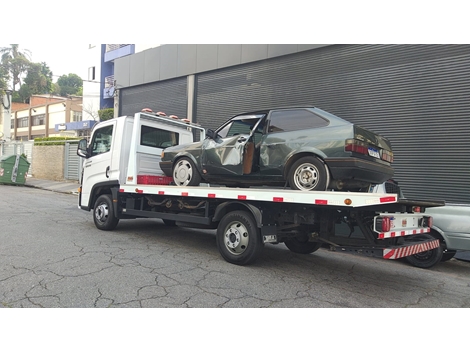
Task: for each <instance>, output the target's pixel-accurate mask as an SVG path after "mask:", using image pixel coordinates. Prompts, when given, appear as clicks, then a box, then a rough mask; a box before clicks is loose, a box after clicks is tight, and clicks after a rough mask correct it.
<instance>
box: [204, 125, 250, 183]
mask: <svg viewBox="0 0 470 352" xmlns="http://www.w3.org/2000/svg"><path fill="white" fill-rule="evenodd" d="M249 138H250V135H248V134H239V135H236V136H230V137H226V138H217V139H215V140H214V139H211V138H207V139H206V140H204V143H203V145H202V154H201V164H202V169H203V170H205V171H206V173H207V174H209V175H243V157H244V150H245V145H246V144H247V143H248V141H249Z"/></svg>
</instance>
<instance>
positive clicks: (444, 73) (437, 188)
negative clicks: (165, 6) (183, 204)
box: [196, 45, 470, 203]
mask: <svg viewBox="0 0 470 352" xmlns="http://www.w3.org/2000/svg"><path fill="white" fill-rule="evenodd" d="M286 105H290V106H294V105H314V106H317V107H319V108H321V109H324V110H327V111H329V112H331V113H333V114H336V115H338V116H340V117H342V118H344V119H346V120H349V121H351V122H354V123H358V124H360V125H362V126H364V127H366V128H368V129H371V130H373V131H375V132H378V133H380V134H382V135H384V136H385V137H387V138H389V139H390V141H391V142H392V146H393V149H394V153H395V162H394V163H393V167H394V169H395V176H394V178H395V179H396V180H397V181H398V182H399V184H400V185H401V186H402V189H403V191H404V193H405V196H406V197H407V198H421V199H444V200H446V201H447V202H460V203H470V157H469V155H470V45H334V46H327V47H323V48H319V49H315V50H311V51H306V52H301V53H297V54H292V55H288V56H283V57H278V58H273V59H269V60H264V61H258V62H254V63H250V64H245V65H239V66H236V67H231V68H226V69H221V70H217V71H212V72H207V73H202V74H199V75H198V76H197V107H196V119H197V122H199V123H200V124H201V125H202V126H204V127H206V128H216V127H218V126H219V125H220V124H221V123H222V122H224V121H225V120H227V119H228V118H229V117H231V116H232V115H234V114H237V113H240V112H245V111H249V110H253V109H259V108H266V107H276V106H286Z"/></svg>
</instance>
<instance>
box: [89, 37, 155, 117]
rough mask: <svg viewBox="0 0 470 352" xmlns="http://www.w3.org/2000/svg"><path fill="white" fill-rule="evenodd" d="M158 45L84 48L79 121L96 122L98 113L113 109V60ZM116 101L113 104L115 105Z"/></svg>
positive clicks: (114, 86) (113, 45) (106, 45)
mask: <svg viewBox="0 0 470 352" xmlns="http://www.w3.org/2000/svg"><path fill="white" fill-rule="evenodd" d="M157 46H160V44H88V49H87V53H86V55H85V64H86V69H87V75H86V77H87V79H86V80H84V81H83V119H84V120H95V121H99V116H98V110H101V109H106V108H116V109H115V111H116V113H117V110H118V109H117V106H116V105H117V104H118V101H117V99H115V98H116V89H119V87H116V85H115V80H114V60H115V59H118V58H121V57H124V56H127V55H132V54H135V53H138V52H141V51H144V50H147V49H150V48H155V47H157ZM115 100H116V101H115Z"/></svg>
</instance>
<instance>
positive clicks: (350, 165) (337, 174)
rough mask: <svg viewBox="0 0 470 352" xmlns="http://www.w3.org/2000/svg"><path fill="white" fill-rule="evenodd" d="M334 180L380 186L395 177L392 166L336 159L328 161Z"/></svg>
mask: <svg viewBox="0 0 470 352" xmlns="http://www.w3.org/2000/svg"><path fill="white" fill-rule="evenodd" d="M325 162H326V164H327V165H328V168H329V169H330V173H331V177H332V178H333V179H334V180H350V179H354V180H356V181H364V182H370V183H373V184H378V183H382V182H385V181H386V180H388V179H390V178H391V177H392V176H393V168H392V167H391V166H390V165H387V164H382V163H378V162H373V161H368V160H364V159H358V158H352V157H351V158H334V159H331V158H330V159H326V160H325Z"/></svg>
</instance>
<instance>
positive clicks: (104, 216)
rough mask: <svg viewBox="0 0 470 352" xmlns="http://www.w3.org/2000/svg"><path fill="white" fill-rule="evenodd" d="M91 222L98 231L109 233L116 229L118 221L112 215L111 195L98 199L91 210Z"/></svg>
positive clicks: (103, 195) (104, 195)
mask: <svg viewBox="0 0 470 352" xmlns="http://www.w3.org/2000/svg"><path fill="white" fill-rule="evenodd" d="M93 221H94V222H95V226H96V227H97V228H98V229H100V230H104V231H111V230H114V229H115V228H116V226H117V224H118V222H119V219H118V218H117V217H116V216H115V215H114V208H113V200H112V198H111V195H109V194H102V195H101V196H99V197H98V199H97V200H96V202H95V206H94V208H93Z"/></svg>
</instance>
